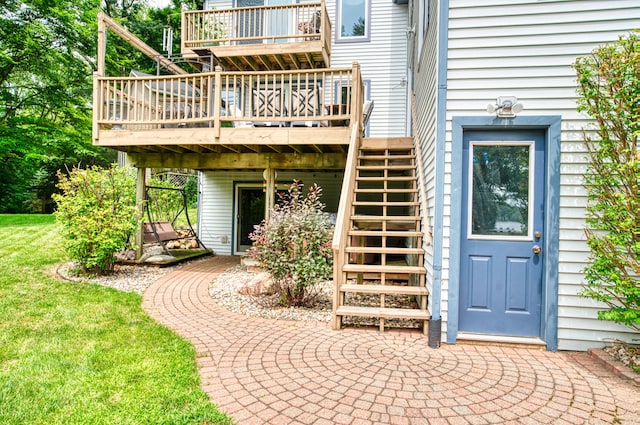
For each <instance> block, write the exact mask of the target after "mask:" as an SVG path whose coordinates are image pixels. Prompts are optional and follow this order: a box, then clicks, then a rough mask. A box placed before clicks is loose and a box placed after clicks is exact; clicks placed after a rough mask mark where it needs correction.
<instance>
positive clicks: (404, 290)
mask: <svg viewBox="0 0 640 425" xmlns="http://www.w3.org/2000/svg"><path fill="white" fill-rule="evenodd" d="M340 292H360V293H366V294H385V295H394V294H395V295H429V291H428V290H427V288H425V287H424V286H406V285H403V286H401V285H364V284H350V283H345V284H343V285H340Z"/></svg>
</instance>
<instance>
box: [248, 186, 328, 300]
mask: <svg viewBox="0 0 640 425" xmlns="http://www.w3.org/2000/svg"><path fill="white" fill-rule="evenodd" d="M302 187H303V185H302V183H300V182H299V181H294V182H293V184H292V185H291V186H290V188H289V190H288V191H287V192H286V193H284V194H282V195H280V202H279V204H278V205H276V206H275V207H274V208H273V210H272V211H271V217H270V218H269V219H267V220H264V221H263V222H262V223H261V224H260V225H259V226H256V228H255V231H254V232H253V233H252V234H251V235H249V238H250V239H251V240H252V241H253V247H252V248H251V250H250V255H252V256H253V258H255V259H256V260H257V261H258V263H259V264H260V265H261V266H262V267H263V268H264V269H265V270H267V271H268V272H269V274H270V275H271V278H272V279H273V283H274V287H275V290H276V291H277V292H278V294H279V295H280V297H279V302H280V303H281V304H282V305H285V306H301V305H307V306H308V305H311V304H313V302H314V301H315V299H316V296H317V295H318V291H317V286H316V284H317V283H320V282H322V281H325V280H328V279H330V277H331V273H332V270H333V256H332V251H331V239H332V237H333V225H332V224H331V221H330V219H329V215H328V214H327V213H325V212H323V210H324V204H322V203H321V202H320V195H321V193H322V189H321V188H320V186H318V185H316V184H314V185H313V186H312V187H311V188H310V189H309V192H308V194H307V196H306V197H305V196H304V195H303V192H302Z"/></svg>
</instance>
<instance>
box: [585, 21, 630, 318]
mask: <svg viewBox="0 0 640 425" xmlns="http://www.w3.org/2000/svg"><path fill="white" fill-rule="evenodd" d="M639 35H640V33H639V32H638V31H637V30H636V31H633V32H631V33H629V34H628V35H625V36H621V37H620V38H619V40H618V41H617V42H614V43H610V44H606V45H603V46H601V47H599V48H597V49H595V50H594V51H593V52H592V54H591V55H590V56H585V57H582V58H579V59H578V60H577V61H576V63H575V64H574V67H575V69H576V71H577V76H578V95H579V100H578V110H579V111H581V112H585V113H586V114H588V115H589V116H590V117H592V118H593V119H594V120H595V122H596V124H597V129H596V130H595V131H594V132H593V133H592V134H590V135H587V134H586V133H585V143H586V146H587V151H588V160H589V165H588V170H587V173H586V174H585V187H586V189H587V192H588V202H587V229H586V235H587V243H588V244H589V248H590V250H591V255H590V262H589V264H588V265H587V267H585V269H584V272H585V283H584V289H583V291H582V292H581V294H582V295H583V296H586V297H590V298H593V299H596V300H598V301H601V302H603V303H604V304H606V306H607V307H608V309H607V310H604V311H599V312H598V317H599V318H600V319H604V320H611V321H614V322H617V323H622V324H624V325H627V326H629V327H631V328H633V329H635V330H640V146H639V144H638V135H639V134H640V130H639V124H640V114H639V111H640V40H639V39H638V36H639Z"/></svg>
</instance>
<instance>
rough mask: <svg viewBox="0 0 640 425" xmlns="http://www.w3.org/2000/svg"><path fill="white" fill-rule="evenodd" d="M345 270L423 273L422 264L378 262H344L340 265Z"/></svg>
mask: <svg viewBox="0 0 640 425" xmlns="http://www.w3.org/2000/svg"><path fill="white" fill-rule="evenodd" d="M342 270H343V271H345V272H361V273H364V272H370V273H373V272H375V273H410V274H425V273H426V271H425V268H424V267H422V266H400V265H397V264H396V265H380V264H345V265H344V266H342Z"/></svg>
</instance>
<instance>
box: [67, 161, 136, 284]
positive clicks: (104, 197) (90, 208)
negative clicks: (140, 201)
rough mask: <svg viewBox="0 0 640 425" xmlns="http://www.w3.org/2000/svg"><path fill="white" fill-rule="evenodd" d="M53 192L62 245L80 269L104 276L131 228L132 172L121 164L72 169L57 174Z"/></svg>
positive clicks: (133, 215)
mask: <svg viewBox="0 0 640 425" xmlns="http://www.w3.org/2000/svg"><path fill="white" fill-rule="evenodd" d="M59 178H60V183H59V184H58V186H59V187H60V189H61V191H62V193H61V194H54V199H55V201H56V202H57V205H58V208H57V210H56V212H55V215H56V220H57V221H58V223H59V224H60V227H61V230H62V236H63V241H64V242H63V246H64V249H65V251H66V252H67V254H68V255H69V256H70V257H71V258H72V259H73V260H76V261H78V263H79V264H80V271H81V272H83V273H89V274H106V273H109V272H111V271H112V270H113V264H114V260H115V257H114V255H115V254H116V253H117V252H120V251H122V250H124V249H126V248H129V246H128V245H129V241H130V239H131V236H132V235H133V232H134V230H135V228H136V223H137V220H136V218H137V214H138V209H137V207H136V190H135V187H136V185H135V176H134V175H133V174H132V173H131V172H130V170H129V169H126V168H118V167H116V166H112V167H111V168H106V169H100V168H97V167H91V168H87V169H81V168H75V169H73V170H72V171H71V172H70V173H69V174H68V175H67V174H62V173H60V175H59Z"/></svg>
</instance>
